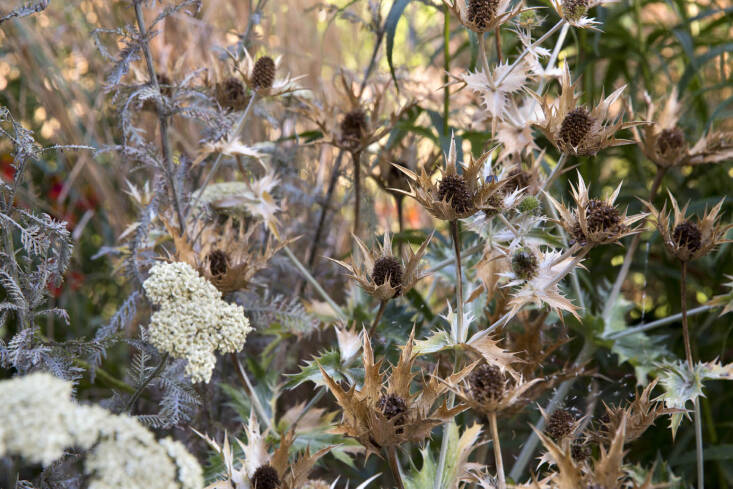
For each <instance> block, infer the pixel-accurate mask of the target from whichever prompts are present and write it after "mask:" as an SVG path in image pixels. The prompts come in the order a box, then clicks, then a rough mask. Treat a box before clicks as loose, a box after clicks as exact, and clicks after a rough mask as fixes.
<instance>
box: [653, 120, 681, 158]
mask: <svg viewBox="0 0 733 489" xmlns="http://www.w3.org/2000/svg"><path fill="white" fill-rule="evenodd" d="M684 145H685V134H684V133H683V132H682V130H681V129H680V128H679V127H677V126H675V127H673V128H672V129H664V130H663V131H662V132H661V133H660V134H659V137H658V138H657V149H658V150H659V152H660V153H662V154H667V153H668V152H672V151H678V150H679V149H681V148H682V146H684Z"/></svg>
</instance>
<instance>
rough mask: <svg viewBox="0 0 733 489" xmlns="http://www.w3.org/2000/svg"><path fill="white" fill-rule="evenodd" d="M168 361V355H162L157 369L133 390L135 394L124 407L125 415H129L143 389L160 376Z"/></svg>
mask: <svg viewBox="0 0 733 489" xmlns="http://www.w3.org/2000/svg"><path fill="white" fill-rule="evenodd" d="M167 360H168V353H165V354H163V357H162V358H161V359H160V363H159V364H158V366H157V367H155V370H153V372H152V373H151V374H150V376H149V377H148V378H147V379H145V380H144V381H143V383H142V384H140V386H139V387H138V388H137V389H136V390H135V392H134V393H133V394H132V397H130V400H129V401H127V405H126V406H125V410H124V412H125V413H129V412H130V411H131V410H132V408H133V407H134V406H135V403H136V402H137V400H138V399H140V396H141V395H142V393H143V391H144V390H145V388H146V387H147V386H148V384H150V382H152V380H153V379H154V378H155V377H157V376H158V374H160V372H161V371H162V370H163V367H164V366H165V362H166V361H167Z"/></svg>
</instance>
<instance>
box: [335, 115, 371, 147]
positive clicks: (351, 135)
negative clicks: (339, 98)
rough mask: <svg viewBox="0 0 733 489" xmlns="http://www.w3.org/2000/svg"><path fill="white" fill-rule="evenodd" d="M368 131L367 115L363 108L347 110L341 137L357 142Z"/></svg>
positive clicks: (342, 122)
mask: <svg viewBox="0 0 733 489" xmlns="http://www.w3.org/2000/svg"><path fill="white" fill-rule="evenodd" d="M366 131H367V115H366V112H364V111H363V110H361V109H354V110H352V111H350V112H347V113H346V115H344V118H343V120H342V121H341V137H342V138H343V139H344V141H346V142H351V143H352V144H357V143H359V142H360V141H361V138H362V137H363V136H364V134H365V133H366Z"/></svg>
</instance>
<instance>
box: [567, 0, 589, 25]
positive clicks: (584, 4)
mask: <svg viewBox="0 0 733 489" xmlns="http://www.w3.org/2000/svg"><path fill="white" fill-rule="evenodd" d="M589 3H590V2H589V0H563V1H562V12H563V14H564V16H565V18H566V19H568V20H572V21H575V22H577V21H579V20H580V19H581V18H582V17H583V15H585V13H586V12H587V11H588V4H589Z"/></svg>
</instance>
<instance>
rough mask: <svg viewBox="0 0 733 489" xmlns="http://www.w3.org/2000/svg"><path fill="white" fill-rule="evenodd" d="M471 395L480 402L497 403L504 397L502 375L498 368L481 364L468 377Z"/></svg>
mask: <svg viewBox="0 0 733 489" xmlns="http://www.w3.org/2000/svg"><path fill="white" fill-rule="evenodd" d="M468 384H469V385H470V386H471V394H473V397H474V399H476V400H477V401H480V402H488V401H498V400H499V399H501V398H502V397H503V395H504V375H503V374H502V373H501V370H500V369H499V367H497V366H495V365H489V364H487V363H483V364H481V365H479V366H478V367H476V368H475V369H474V371H473V372H471V375H469V376H468Z"/></svg>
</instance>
